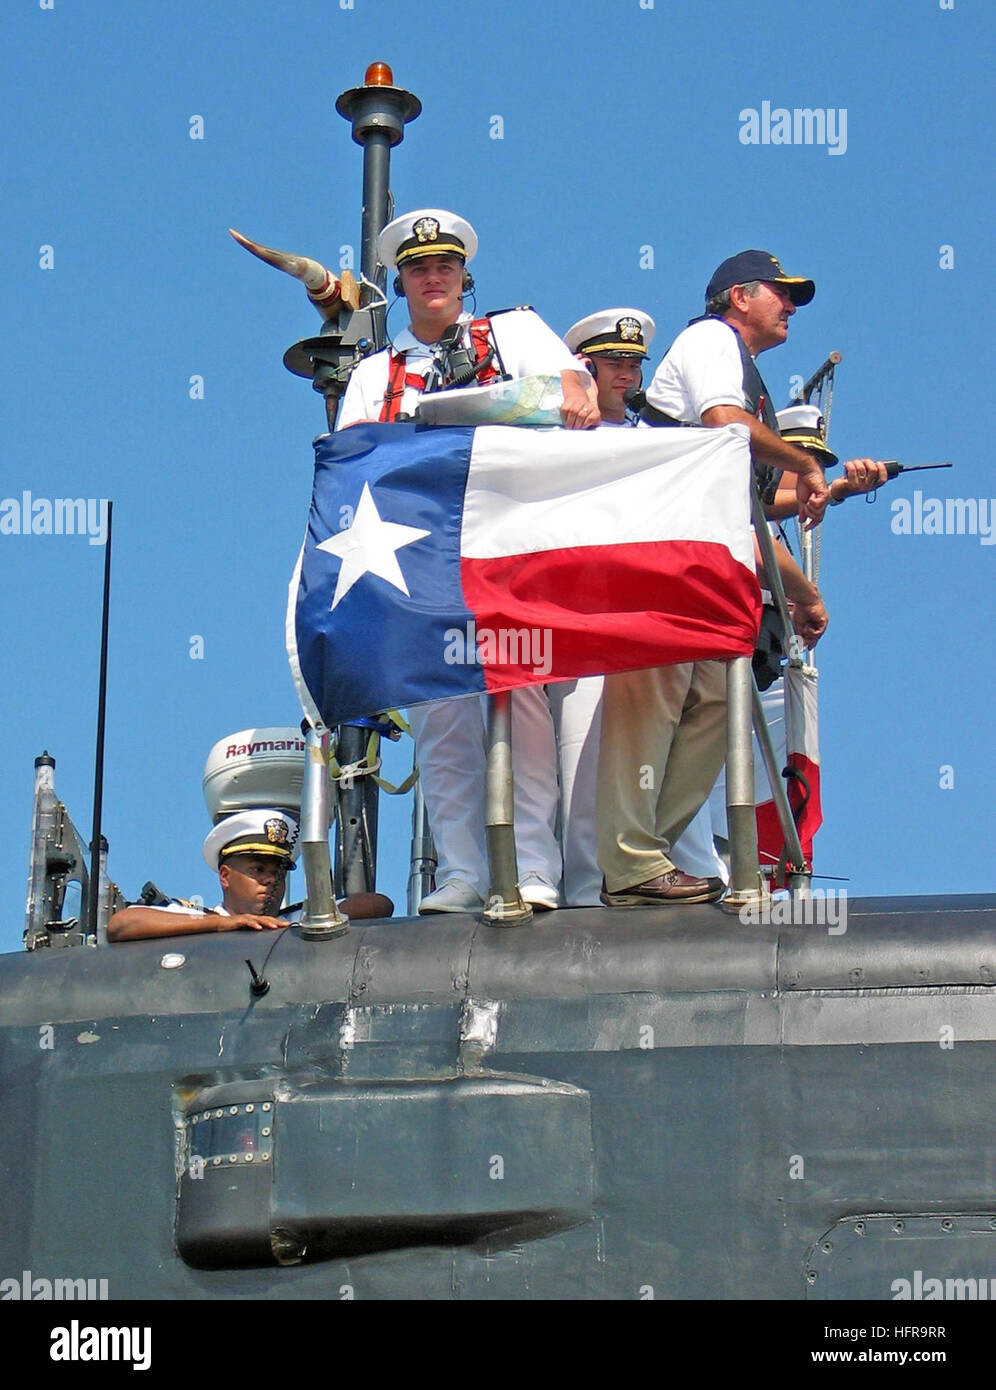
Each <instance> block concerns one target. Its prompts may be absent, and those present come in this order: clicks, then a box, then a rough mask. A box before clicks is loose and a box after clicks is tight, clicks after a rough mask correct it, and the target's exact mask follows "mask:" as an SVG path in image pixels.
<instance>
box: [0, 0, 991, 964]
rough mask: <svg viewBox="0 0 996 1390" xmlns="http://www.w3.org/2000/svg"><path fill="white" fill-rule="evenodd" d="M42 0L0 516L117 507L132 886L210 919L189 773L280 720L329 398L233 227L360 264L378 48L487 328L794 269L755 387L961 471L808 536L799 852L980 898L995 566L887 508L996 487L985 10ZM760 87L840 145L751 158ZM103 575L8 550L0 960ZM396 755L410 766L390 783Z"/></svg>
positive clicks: (16, 113) (108, 812)
mask: <svg viewBox="0 0 996 1390" xmlns="http://www.w3.org/2000/svg"><path fill="white" fill-rule="evenodd" d="M45 3H46V0H42V4H45ZM42 4H38V3H36V0H20V3H18V4H13V3H10V4H7V5H5V6H4V12H3V17H2V19H0V54H2V56H0V65H2V69H3V73H2V76H3V92H4V97H3V122H4V124H3V129H4V137H5V138H4V146H5V150H4V166H5V177H4V180H3V187H4V194H3V197H2V199H0V257H2V281H3V286H4V311H5V312H4V334H3V342H2V347H0V351H2V353H3V364H2V380H3V389H2V407H0V410H2V417H0V422H2V438H3V452H2V459H3V464H2V481H0V498H6V497H14V498H19V497H20V496H21V493H22V492H23V491H24V490H25V489H27V490H30V491H31V493H32V494H33V496H34V497H36V498H39V497H46V498H61V497H88V498H94V499H98V498H102V497H110V498H113V500H114V504H115V537H114V591H113V598H112V621H111V638H112V645H111V653H110V665H109V702H108V728H107V755H106V782H105V796H104V810H105V815H104V830H105V834H106V835H107V837H108V839H109V841H110V847H111V852H110V869H111V874H112V877H114V878H115V879H116V881H117V882H118V883H119V884H120V885H121V887H122V889H123V890H124V892H125V893H126V895H130V896H134V895H135V894H137V892H138V890H139V888H140V887H141V885H142V883H143V882H144V881H145V879H147V878H153V879H155V881H156V882H158V883H159V884H160V885H161V886H162V887H164V888H166V889H167V890H168V891H170V892H174V893H179V894H184V895H188V894H192V893H200V894H202V895H203V896H204V897H205V898H206V899H208V900H211V901H213V900H214V898H213V896H212V895H213V892H214V886H213V883H212V879H211V876H210V874H209V873H208V871H207V869H206V867H205V866H204V863H203V861H202V859H201V856H200V844H201V840H202V838H203V835H204V834H205V832H206V830H207V829H208V820H207V814H206V811H205V808H204V803H203V799H202V795H201V773H202V769H203V764H204V758H205V756H206V754H207V751H208V749H209V748H210V747H211V745H212V744H213V743H214V742H215V741H216V740H218V739H220V738H222V737H224V736H225V735H227V734H229V733H231V732H233V731H235V730H238V729H242V728H246V727H250V726H253V725H267V724H294V723H296V722H297V719H298V717H299V715H298V710H297V705H296V700H295V696H294V693H293V688H292V685H291V681H290V676H289V673H288V669H287V664H286V659H285V656H284V651H283V619H284V605H285V599H286V585H287V580H288V577H289V575H290V572H291V569H292V567H293V564H294V561H295V558H296V555H297V550H298V547H299V545H300V540H301V536H302V534H303V530H304V525H305V521H306V518H307V510H308V500H309V496H310V483H311V439H312V436H313V435H315V434H317V433H318V432H320V431H321V429H322V428H323V427H324V416H323V408H322V404H321V400H320V398H319V397H318V396H317V395H315V394H314V393H313V392H312V391H311V390H310V387H309V385H308V383H307V382H305V381H302V380H300V379H299V378H296V377H293V376H291V375H289V374H288V373H287V372H286V371H285V370H284V368H283V366H282V365H281V357H282V354H283V352H284V350H285V348H286V347H287V346H288V345H289V344H290V343H292V342H293V341H295V340H296V339H297V338H301V337H305V336H309V335H310V334H312V333H314V332H317V328H318V324H319V319H318V317H317V315H316V314H315V312H314V310H313V309H312V308H311V307H310V306H309V305H308V303H307V301H306V300H305V298H304V295H303V293H302V292H301V291H300V290H299V289H298V288H297V287H296V286H295V285H294V284H293V283H292V282H291V281H290V280H289V279H286V278H285V277H282V276H279V275H277V274H276V273H275V272H272V271H269V270H268V269H266V268H265V267H263V266H261V265H260V264H259V263H258V262H256V261H254V260H252V259H251V258H250V257H249V256H247V255H246V254H245V252H244V251H242V250H240V249H239V248H238V247H237V246H236V245H235V244H234V243H233V242H232V241H231V239H230V238H229V237H228V235H227V232H226V228H227V227H228V226H229V225H233V226H235V227H238V228H239V229H240V230H242V231H244V232H246V233H247V234H248V235H250V236H252V237H255V238H257V239H259V240H262V241H265V242H267V243H268V244H270V245H275V246H279V247H283V248H286V249H289V250H293V251H299V252H302V253H306V254H310V255H313V256H315V257H317V258H318V259H320V260H324V261H326V263H328V264H331V265H335V264H336V263H337V261H338V257H339V251H340V248H341V247H342V246H344V245H353V246H354V247H358V242H359V226H360V177H361V152H360V149H359V147H358V146H356V145H354V144H353V143H352V141H351V139H350V136H349V129H348V127H347V125H346V123H345V122H344V121H342V119H341V118H340V117H339V116H337V115H336V114H335V112H334V109H333V105H334V100H335V97H336V96H337V95H338V93H339V92H340V91H342V90H344V89H345V88H346V87H349V86H353V85H356V84H358V83H359V82H360V81H362V77H363V73H364V70H365V68H366V66H367V64H368V63H369V62H371V61H373V60H375V59H384V60H386V61H388V62H390V63H391V64H392V65H393V68H394V72H395V78H396V81H397V82H398V83H399V85H402V86H406V87H408V88H409V89H410V90H412V91H414V92H416V93H417V94H418V95H419V97H420V98H421V100H422V103H423V114H422V116H421V117H420V118H419V119H418V120H417V121H416V122H415V123H413V124H412V125H410V126H409V127H408V132H407V135H406V138H405V141H404V143H403V144H402V145H401V146H400V147H399V148H398V149H397V150H396V151H395V153H394V158H393V165H392V185H393V190H394V195H395V200H396V205H397V208H398V210H399V211H401V210H404V209H406V208H408V207H414V206H424V205H434V206H441V207H450V208H453V209H454V210H456V211H459V212H460V213H462V214H463V215H465V216H466V217H468V218H469V219H470V221H471V222H472V223H473V224H474V226H475V227H476V229H477V231H478V234H479V236H480V240H481V250H480V253H479V256H478V258H477V260H476V261H475V265H474V270H475V274H476V278H477V283H478V290H479V299H478V304H479V307H480V308H481V309H491V308H498V307H502V306H505V305H511V304H522V303H531V304H533V305H534V306H535V307H536V308H537V309H538V310H539V312H540V313H541V314H542V315H543V317H544V318H545V319H546V320H547V321H548V322H549V323H550V324H551V325H552V326H554V327H555V328H557V329H558V331H561V332H563V330H564V329H565V328H566V327H567V326H568V325H569V324H570V323H572V322H573V321H574V320H575V319H577V318H580V317H581V316H582V315H584V314H587V313H590V312H592V311H594V310H596V309H599V308H603V307H606V306H609V305H615V304H633V305H635V306H637V307H642V308H645V309H647V310H648V311H649V312H650V313H652V314H653V315H654V317H655V319H656V320H657V324H658V333H659V338H658V344H657V346H659V347H660V349H661V350H662V351H663V349H664V348H665V347H666V346H667V343H668V342H669V341H670V339H671V338H672V337H673V336H674V334H675V333H677V332H678V330H679V329H680V328H681V327H682V326H683V325H684V323H685V322H686V320H687V319H688V318H689V317H691V316H692V315H693V314H695V313H697V312H699V311H700V306H701V296H702V290H703V288H704V285H705V283H706V281H707V280H708V278H709V275H710V274H711V272H712V270H713V269H714V267H715V266H716V264H717V263H718V262H719V261H720V260H722V259H724V258H725V257H726V256H727V255H729V254H731V253H732V252H734V251H737V250H740V249H742V248H744V247H748V246H760V247H764V248H767V249H771V250H773V251H775V252H776V254H778V255H779V256H780V258H781V259H782V262H783V264H784V265H785V266H786V268H787V269H788V270H789V272H790V273H791V274H804V275H807V276H811V277H812V278H814V279H815V280H816V283H817V295H816V299H815V300H814V302H813V304H812V305H810V306H808V307H807V308H805V309H803V310H801V311H800V312H799V313H798V314H797V315H796V317H795V318H794V319H793V321H792V325H791V331H790V336H789V341H788V343H787V344H786V345H784V346H782V347H780V348H778V349H775V350H774V351H773V352H771V353H770V354H767V355H766V356H765V357H763V358H762V359H761V362H760V366H761V368H762V371H763V374H764V376H765V378H766V379H767V381H768V384H769V386H770V387H771V389H772V392H773V394H774V396H775V398H776V401H777V403H778V404H779V405H781V404H785V403H786V402H787V400H788V397H789V394H790V389H791V388H790V380H791V377H792V376H793V374H796V373H798V374H801V375H803V376H805V375H808V374H809V372H811V371H812V370H813V369H814V368H815V367H816V366H817V365H818V364H819V363H820V362H822V361H823V359H824V358H825V357H826V355H827V353H828V352H829V351H830V350H831V349H836V350H838V351H840V352H841V353H842V354H843V363H842V365H841V367H840V368H839V371H838V386H837V393H836V398H835V404H834V411H833V420H832V426H831V443H832V445H833V446H834V448H835V450H836V451H837V452H838V453H839V454H840V455H841V456H842V457H853V456H855V455H856V454H863V453H869V454H872V455H874V456H876V457H880V458H899V459H902V460H904V461H906V462H917V461H931V460H939V459H952V460H953V461H954V462H955V464H956V467H955V468H954V469H952V470H950V471H948V472H944V473H936V474H929V473H928V474H923V475H914V477H913V478H911V479H900V480H899V481H897V482H896V483H894V484H892V485H891V486H890V488H889V490H887V491H883V492H882V493H881V494H880V495H879V497H878V500H877V503H876V504H875V506H874V507H867V506H865V504H864V503H863V502H861V501H860V500H852V501H850V502H848V503H847V504H846V505H845V506H844V507H840V508H836V509H835V510H834V512H833V513H832V515H831V516H830V518H829V521H828V522H827V524H826V526H825V528H824V532H825V534H824V540H823V567H822V575H821V587H822V588H823V591H824V594H825V597H826V601H827V605H828V608H829V610H830V615H831V627H830V630H829V632H828V634H827V636H826V637H825V639H824V641H823V643H822V644H821V646H820V648H819V652H818V655H819V661H820V668H821V732H822V760H823V779H824V810H825V814H826V824H825V825H824V828H823V830H822V831H821V833H820V835H819V837H818V839H817V842H816V851H817V862H816V868H817V871H818V872H819V871H823V872H824V873H827V874H834V875H842V876H846V877H847V878H848V879H849V884H848V887H849V891H850V892H852V893H854V894H863V895H868V894H909V893H955V892H984V891H992V890H993V888H994V881H993V869H992V863H993V856H992V853H991V849H990V833H989V824H990V822H989V815H990V814H991V812H990V809H989V807H990V791H991V787H992V783H993V774H994V759H993V739H992V714H991V709H992V697H991V693H990V692H991V688H992V683H993V674H994V672H993V654H992V636H993V629H994V622H993V618H994V612H993V597H992V595H993V566H994V563H996V548H994V547H993V546H992V545H988V544H984V543H983V538H982V537H980V536H979V535H968V534H963V535H956V534H952V535H902V534H896V533H895V532H894V530H893V527H892V522H893V509H892V505H891V504H892V503H893V501H894V500H895V499H897V498H899V497H900V496H907V497H910V498H912V496H913V493H914V491H915V490H916V489H917V488H919V489H920V491H921V493H922V494H923V496H924V497H927V498H929V497H941V498H943V497H947V496H951V497H956V498H961V499H976V502H978V500H979V499H984V500H985V503H986V508H991V506H992V502H991V500H990V499H992V497H993V495H994V494H996V485H994V483H993V472H992V465H991V455H992V444H991V440H992V426H991V423H990V421H989V419H988V388H989V386H990V381H991V376H992V359H993V354H992V348H991V330H990V328H989V325H988V322H987V319H986V315H985V313H984V311H983V303H984V300H983V285H984V284H985V283H986V281H985V280H984V279H983V277H984V276H985V275H986V274H987V272H988V271H989V269H990V265H991V230H990V223H991V214H992V182H991V172H990V169H991V165H990V151H991V148H992V135H993V131H992V116H991V98H990V96H989V90H990V83H989V71H988V67H987V53H988V52H989V51H991V47H992V39H993V28H994V21H993V10H992V7H991V6H990V5H983V4H980V3H975V4H973V3H969V0H953V3H952V4H951V7H950V8H942V6H941V3H939V0H860V2H859V0H838V3H837V4H835V5H832V6H819V7H817V6H807V7H801V6H799V5H798V3H779V2H778V0H758V3H756V4H754V5H753V6H751V7H750V8H749V11H745V10H744V8H743V6H741V5H739V4H734V3H732V2H731V0H697V2H696V3H677V0H656V3H655V4H654V5H653V7H652V8H647V7H646V5H647V0H644V4H643V5H641V3H640V0H612V3H611V4H609V3H606V0H570V2H569V3H568V2H567V0H546V3H544V4H543V5H541V6H537V5H535V4H526V3H522V2H521V0H504V3H501V4H496V5H492V6H490V7H488V8H487V9H486V10H482V9H479V8H476V7H469V6H467V5H465V4H457V3H452V2H451V0H436V3H434V4H433V5H432V6H431V8H428V9H427V10H426V12H425V13H424V14H422V13H420V11H419V9H418V7H417V6H413V5H412V4H411V3H408V0H406V3H404V4H402V3H401V0H354V3H353V5H352V6H351V7H347V8H343V6H342V5H341V4H338V3H336V0H320V2H319V0H314V2H313V3H312V2H310V0H290V2H289V3H280V4H277V3H263V2H262V0H239V3H235V0H231V3H229V0H211V2H210V3H204V0H170V3H165V0H143V3H141V4H138V3H135V4H126V3H124V0H93V2H92V3H89V4H86V5H83V4H80V3H78V2H77V3H74V2H73V0H52V4H51V7H46V8H43V7H42ZM803 16H805V18H803ZM764 102H769V103H770V104H771V106H772V107H776V108H777V107H784V108H789V109H792V108H796V107H799V108H803V107H805V108H810V109H816V108H821V109H824V110H827V111H833V112H838V113H839V112H841V111H846V122H847V145H846V150H843V152H842V153H840V154H839V155H835V154H831V153H830V152H829V149H828V147H827V146H826V145H824V146H819V145H815V144H814V145H774V144H769V145H748V144H744V143H743V142H742V141H741V139H740V132H741V129H742V127H743V125H744V122H743V121H742V119H741V112H742V111H745V110H747V109H754V110H757V111H758V112H760V111H761V110H762V106H763V103H764ZM194 116H200V117H202V119H203V132H204V138H203V139H200V140H192V139H190V128H191V127H190V122H191V118H192V117H194ZM496 116H500V117H501V134H502V138H501V139H495V138H492V136H493V134H494V133H495V131H496V130H497V129H498V126H497V125H496V123H495V121H494V117H496ZM44 247H50V248H52V250H51V253H50V256H49V255H47V254H46V253H45V252H43V250H42V248H44ZM648 247H649V248H651V249H652V260H653V265H652V267H650V266H649V264H648V262H649V260H650V257H648V255H647V252H646V248H648ZM944 247H948V248H951V250H950V251H948V252H944V251H942V248H944ZM43 259H44V260H47V259H51V261H52V262H53V264H52V268H50V269H43V268H41V262H42V261H43ZM942 260H943V261H947V262H952V261H953V265H952V266H951V268H948V269H945V268H942V265H941V262H942ZM990 278H991V276H990ZM403 321H404V320H403V316H402V314H401V310H400V309H396V310H395V313H394V315H393V316H392V319H391V325H392V327H400V326H401V325H402V324H403ZM193 376H199V377H201V378H202V379H203V399H191V398H190V379H191V377H193ZM102 566H103V551H102V549H101V547H99V546H91V545H89V544H88V543H87V540H86V539H85V538H82V537H77V536H72V537H69V536H38V535H8V534H4V535H0V592H2V596H3V597H2V612H3V679H2V681H0V728H2V729H3V733H4V749H3V754H2V758H0V949H3V950H15V949H18V948H19V946H20V937H21V931H22V928H23V918H24V890H25V882H26V875H27V859H28V849H29V827H30V809H31V789H32V779H33V767H32V764H33V759H34V757H35V755H36V754H38V753H40V752H41V751H42V749H43V748H48V749H49V750H50V751H51V752H52V753H53V754H54V755H55V756H56V758H57V768H56V787H57V790H58V792H59V794H60V795H61V796H62V798H63V799H64V800H65V801H66V803H67V805H68V807H69V810H70V813H71V815H72V816H73V818H74V819H75V821H76V823H77V825H78V827H79V828H80V830H81V833H82V834H83V835H84V838H86V837H87V836H88V834H89V825H90V816H91V795H92V759H93V747H94V734H95V724H96V688H97V661H98V639H99V630H100V587H101V577H102ZM195 636H199V637H201V638H202V639H203V649H204V656H203V659H201V660H192V659H191V656H190V652H191V641H192V639H193V638H194V637H195ZM410 763H411V744H410V743H409V742H405V743H403V744H402V745H400V746H399V747H398V748H396V749H391V750H390V754H389V766H388V775H391V774H392V773H394V774H396V777H395V780H398V779H400V777H401V776H402V775H403V774H404V772H405V771H407V770H408V768H409V767H410ZM945 768H949V769H951V771H950V772H948V773H945V772H943V769H945ZM942 782H953V785H951V786H947V787H942V785H941V784H942ZM409 805H410V803H409V801H408V799H407V798H406V799H405V800H404V802H403V803H402V802H400V801H397V802H396V801H394V800H389V801H388V802H386V803H382V809H381V820H382V830H381V871H380V877H379V886H380V887H382V888H383V889H384V891H386V892H388V893H390V894H392V896H394V897H395V899H396V901H397V902H398V903H399V906H400V905H401V904H402V903H403V901H404V885H405V881H406V876H407V857H408V856H407V841H408V824H409V814H410V812H409Z"/></svg>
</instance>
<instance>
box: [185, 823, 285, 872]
mask: <svg viewBox="0 0 996 1390" xmlns="http://www.w3.org/2000/svg"><path fill="white" fill-rule="evenodd" d="M299 834H300V826H299V825H298V823H297V821H296V820H295V819H294V817H293V816H292V815H290V814H289V813H288V812H287V811H281V810H276V809H261V810H253V811H240V812H239V813H238V814H237V815H234V816H226V817H225V819H224V820H223V821H219V822H218V824H217V825H216V826H215V827H214V829H213V830H212V831H210V832H209V834H208V837H207V839H206V840H205V841H204V859H205V861H206V862H207V865H208V868H210V869H213V870H214V871H215V873H217V872H218V868H219V866H220V864H221V861H222V860H223V859H226V858H227V857H228V856H229V855H231V854H272V855H273V856H274V857H275V858H277V859H280V860H281V861H282V862H283V863H285V864H286V865H287V867H288V868H292V867H293V864H294V861H295V860H296V859H297V856H298V848H299V847H298V836H299Z"/></svg>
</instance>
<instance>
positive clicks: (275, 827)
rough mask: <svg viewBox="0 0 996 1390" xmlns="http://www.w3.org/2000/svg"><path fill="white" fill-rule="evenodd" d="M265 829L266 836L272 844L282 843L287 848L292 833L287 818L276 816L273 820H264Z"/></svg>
mask: <svg viewBox="0 0 996 1390" xmlns="http://www.w3.org/2000/svg"><path fill="white" fill-rule="evenodd" d="M263 829H264V830H265V831H266V838H267V840H268V841H269V843H270V844H271V845H280V846H281V847H282V848H284V849H286V848H287V836H288V834H289V833H290V826H289V825H288V824H287V822H286V821H285V820H279V819H278V818H277V817H276V816H274V817H273V819H272V820H268V821H264V822H263Z"/></svg>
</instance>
